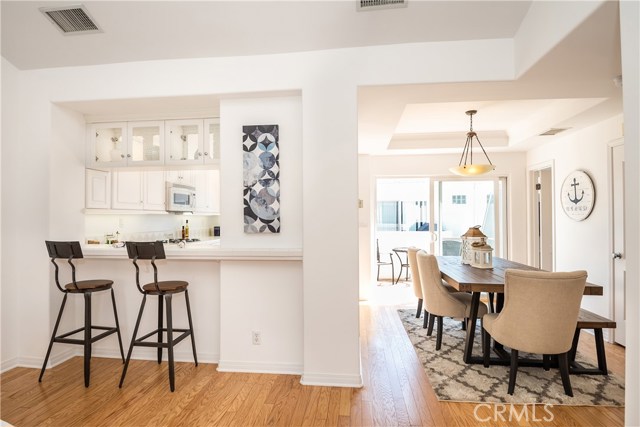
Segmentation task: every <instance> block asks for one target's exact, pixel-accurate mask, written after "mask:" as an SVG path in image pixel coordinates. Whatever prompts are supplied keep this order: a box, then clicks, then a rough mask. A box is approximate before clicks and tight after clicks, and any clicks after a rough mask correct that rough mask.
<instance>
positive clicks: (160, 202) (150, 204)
mask: <svg viewBox="0 0 640 427" xmlns="http://www.w3.org/2000/svg"><path fill="white" fill-rule="evenodd" d="M165 189H166V186H165V181H164V171H162V170H157V171H156V170H154V171H145V172H144V194H143V196H144V197H143V200H144V203H143V209H145V210H151V211H163V210H165V203H164V198H165V193H166V191H165Z"/></svg>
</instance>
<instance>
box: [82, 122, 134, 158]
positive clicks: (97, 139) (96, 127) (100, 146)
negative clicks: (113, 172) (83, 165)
mask: <svg viewBox="0 0 640 427" xmlns="http://www.w3.org/2000/svg"><path fill="white" fill-rule="evenodd" d="M88 132H89V135H88V141H89V147H88V148H89V149H88V150H87V166H94V167H118V166H126V165H127V157H126V155H127V123H126V122H114V123H94V124H92V125H90V126H89V130H88Z"/></svg>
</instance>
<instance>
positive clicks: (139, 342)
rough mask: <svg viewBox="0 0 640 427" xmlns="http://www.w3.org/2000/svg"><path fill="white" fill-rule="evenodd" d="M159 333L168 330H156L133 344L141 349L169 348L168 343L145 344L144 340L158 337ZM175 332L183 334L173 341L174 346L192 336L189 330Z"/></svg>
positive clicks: (174, 330) (175, 330) (176, 330)
mask: <svg viewBox="0 0 640 427" xmlns="http://www.w3.org/2000/svg"><path fill="white" fill-rule="evenodd" d="M158 332H167V328H162V329H156V330H154V331H152V332H149V333H148V334H146V335H143V336H141V337H140V338H138V339H136V340H135V341H134V342H133V345H134V346H139V347H158V348H160V347H161V348H169V343H167V342H161V343H159V342H144V340H146V339H148V338H150V337H153V336H155V335H158ZM173 332H181V334H180V335H179V336H177V337H176V338H174V339H173V345H174V346H175V345H176V344H178V343H179V342H180V341H182V340H183V339H185V338H186V337H188V336H189V335H191V331H190V330H189V329H173Z"/></svg>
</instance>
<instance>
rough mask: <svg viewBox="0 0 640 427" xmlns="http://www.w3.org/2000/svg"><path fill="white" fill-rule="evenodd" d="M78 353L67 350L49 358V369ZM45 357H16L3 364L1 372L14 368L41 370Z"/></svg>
mask: <svg viewBox="0 0 640 427" xmlns="http://www.w3.org/2000/svg"><path fill="white" fill-rule="evenodd" d="M75 355H76V353H75V352H74V350H73V349H66V350H63V351H60V352H56V354H52V355H51V356H50V357H49V362H48V363H47V369H48V368H52V367H54V366H57V365H59V364H61V363H63V362H66V361H67V360H69V359H71V358H72V357H74V356H75ZM43 362H44V357H29V356H27V357H14V358H13V359H9V360H6V361H3V362H2V367H1V372H6V371H10V370H11V369H13V368H36V369H41V368H42V363H43Z"/></svg>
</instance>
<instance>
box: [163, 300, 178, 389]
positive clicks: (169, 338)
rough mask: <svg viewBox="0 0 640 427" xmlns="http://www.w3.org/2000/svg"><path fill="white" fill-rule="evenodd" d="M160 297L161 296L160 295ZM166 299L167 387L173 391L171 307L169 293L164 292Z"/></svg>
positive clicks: (174, 385)
mask: <svg viewBox="0 0 640 427" xmlns="http://www.w3.org/2000/svg"><path fill="white" fill-rule="evenodd" d="M161 298H162V297H161ZM164 298H165V299H166V300H167V307H166V309H167V352H168V353H169V388H170V389H171V391H174V390H175V388H176V379H175V369H174V366H173V313H172V308H171V294H166V295H165V296H164Z"/></svg>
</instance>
